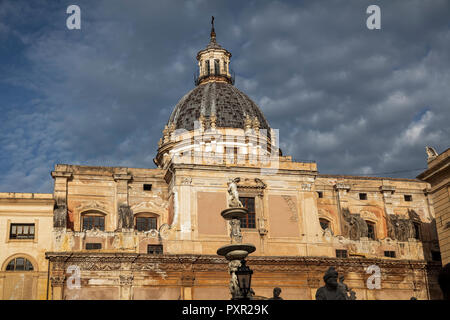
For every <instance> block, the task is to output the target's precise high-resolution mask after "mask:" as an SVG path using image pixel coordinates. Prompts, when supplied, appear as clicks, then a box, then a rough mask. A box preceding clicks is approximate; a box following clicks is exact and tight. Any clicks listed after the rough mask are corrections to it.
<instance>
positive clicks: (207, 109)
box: [168, 81, 270, 132]
mask: <svg viewBox="0 0 450 320" xmlns="http://www.w3.org/2000/svg"><path fill="white" fill-rule="evenodd" d="M200 116H203V117H204V118H210V117H211V116H215V117H216V127H217V128H241V129H245V127H244V126H245V119H246V117H247V116H249V117H250V118H251V119H254V118H257V119H258V121H259V128H260V129H266V130H267V132H270V127H269V124H268V123H267V120H266V119H265V118H264V115H263V114H262V112H261V110H260V109H259V108H258V106H257V105H256V104H255V103H254V102H253V101H252V100H251V99H250V98H249V97H248V96H247V95H246V94H244V93H243V92H241V91H240V90H238V89H237V88H236V87H235V86H233V85H232V84H230V83H227V82H216V81H214V82H206V83H204V84H200V85H199V86H197V87H196V88H194V89H193V90H191V91H190V92H188V93H187V94H186V95H185V96H184V97H183V98H182V99H181V100H180V101H179V102H178V104H177V105H176V107H175V109H174V111H173V112H172V115H171V116H170V119H169V123H168V125H169V126H173V128H174V129H185V130H187V131H190V130H194V121H198V119H199V118H200Z"/></svg>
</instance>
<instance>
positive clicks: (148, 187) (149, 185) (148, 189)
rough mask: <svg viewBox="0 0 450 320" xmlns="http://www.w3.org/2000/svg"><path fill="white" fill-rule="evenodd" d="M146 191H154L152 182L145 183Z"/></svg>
mask: <svg viewBox="0 0 450 320" xmlns="http://www.w3.org/2000/svg"><path fill="white" fill-rule="evenodd" d="M144 191H152V185H151V184H144Z"/></svg>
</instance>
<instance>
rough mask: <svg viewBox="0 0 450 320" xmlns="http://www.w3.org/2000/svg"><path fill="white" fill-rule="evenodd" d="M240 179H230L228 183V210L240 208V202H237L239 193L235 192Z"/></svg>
mask: <svg viewBox="0 0 450 320" xmlns="http://www.w3.org/2000/svg"><path fill="white" fill-rule="evenodd" d="M240 180H241V179H240V178H235V179H230V181H229V182H228V206H229V207H230V208H236V207H238V208H242V207H243V205H242V202H241V201H239V193H238V191H237V183H238V182H239V181H240Z"/></svg>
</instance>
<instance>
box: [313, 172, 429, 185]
mask: <svg viewBox="0 0 450 320" xmlns="http://www.w3.org/2000/svg"><path fill="white" fill-rule="evenodd" d="M317 177H318V178H342V179H361V180H393V181H409V182H420V183H425V184H426V183H427V182H425V181H422V180H419V179H407V178H390V177H367V176H352V175H340V174H320V173H319V174H318V175H317Z"/></svg>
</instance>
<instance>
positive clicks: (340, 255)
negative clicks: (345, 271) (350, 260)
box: [336, 249, 347, 258]
mask: <svg viewBox="0 0 450 320" xmlns="http://www.w3.org/2000/svg"><path fill="white" fill-rule="evenodd" d="M336 258H347V250H339V249H336Z"/></svg>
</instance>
